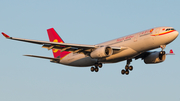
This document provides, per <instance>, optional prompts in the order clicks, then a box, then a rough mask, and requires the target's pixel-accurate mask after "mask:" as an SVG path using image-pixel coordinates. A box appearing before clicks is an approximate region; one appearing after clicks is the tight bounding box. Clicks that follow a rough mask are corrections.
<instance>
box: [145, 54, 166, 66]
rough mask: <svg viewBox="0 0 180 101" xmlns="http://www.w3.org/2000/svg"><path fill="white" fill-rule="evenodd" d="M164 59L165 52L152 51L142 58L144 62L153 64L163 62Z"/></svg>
mask: <svg viewBox="0 0 180 101" xmlns="http://www.w3.org/2000/svg"><path fill="white" fill-rule="evenodd" d="M165 59H166V54H165V52H153V53H151V54H150V55H148V56H147V57H146V58H145V59H144V62H145V63H146V64H153V63H160V62H163V61H164V60H165Z"/></svg>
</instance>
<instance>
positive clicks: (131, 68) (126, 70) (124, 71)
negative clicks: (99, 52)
mask: <svg viewBox="0 0 180 101" xmlns="http://www.w3.org/2000/svg"><path fill="white" fill-rule="evenodd" d="M131 62H132V59H129V60H127V64H126V66H125V70H124V69H123V70H121V74H122V75H124V74H126V75H128V74H129V70H130V71H132V70H133V66H129V65H130V63H131Z"/></svg>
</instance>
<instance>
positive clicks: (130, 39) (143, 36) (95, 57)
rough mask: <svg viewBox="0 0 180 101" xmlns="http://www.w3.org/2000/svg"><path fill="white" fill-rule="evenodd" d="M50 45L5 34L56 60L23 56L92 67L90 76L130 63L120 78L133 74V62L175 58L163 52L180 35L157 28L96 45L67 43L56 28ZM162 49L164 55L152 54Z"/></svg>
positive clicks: (154, 61) (154, 62)
mask: <svg viewBox="0 0 180 101" xmlns="http://www.w3.org/2000/svg"><path fill="white" fill-rule="evenodd" d="M47 33H48V36H49V40H50V41H39V40H30V39H22V38H15V37H10V36H9V35H7V34H5V33H4V32H2V35H3V36H4V37H5V38H7V39H11V40H17V41H23V42H29V43H33V44H39V45H42V48H46V49H48V50H51V49H52V52H53V55H54V57H45V56H37V55H24V56H29V57H36V58H42V59H49V60H50V62H53V63H59V64H63V65H68V66H75V67H90V66H91V68H90V71H91V72H98V71H99V68H102V65H103V64H106V63H117V62H121V61H125V60H126V61H127V63H126V65H125V68H124V69H122V70H121V74H123V75H124V74H126V75H128V74H129V73H130V71H132V70H133V66H130V63H131V62H132V59H135V60H137V59H140V58H141V59H142V60H144V63H146V64H156V63H161V62H163V61H164V60H165V59H166V55H172V54H174V53H173V50H170V53H167V54H166V52H165V51H164V49H165V47H166V45H167V44H169V43H171V42H172V41H174V40H175V39H176V38H177V36H178V34H179V32H178V31H176V30H175V29H174V28H173V27H155V28H151V29H148V30H145V31H142V32H138V33H135V34H131V35H128V36H124V37H120V38H117V39H114V40H110V41H107V42H104V43H100V44H96V45H85V44H72V43H65V42H64V41H63V40H62V38H61V37H60V36H59V35H58V34H57V32H56V31H55V30H54V28H50V29H47ZM156 48H161V51H150V50H153V49H156Z"/></svg>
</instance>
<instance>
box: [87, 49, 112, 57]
mask: <svg viewBox="0 0 180 101" xmlns="http://www.w3.org/2000/svg"><path fill="white" fill-rule="evenodd" d="M112 54H113V50H112V48H111V47H108V46H103V47H99V48H97V49H95V50H94V51H93V52H91V54H90V56H91V58H94V59H98V58H104V57H108V56H110V55H112Z"/></svg>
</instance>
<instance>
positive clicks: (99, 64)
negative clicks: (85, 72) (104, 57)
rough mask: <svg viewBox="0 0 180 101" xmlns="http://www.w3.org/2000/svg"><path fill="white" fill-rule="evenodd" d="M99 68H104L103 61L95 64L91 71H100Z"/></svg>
mask: <svg viewBox="0 0 180 101" xmlns="http://www.w3.org/2000/svg"><path fill="white" fill-rule="evenodd" d="M99 68H102V63H98V64H95V67H91V72H94V71H95V72H98V71H99Z"/></svg>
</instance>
